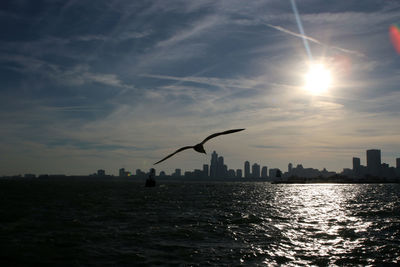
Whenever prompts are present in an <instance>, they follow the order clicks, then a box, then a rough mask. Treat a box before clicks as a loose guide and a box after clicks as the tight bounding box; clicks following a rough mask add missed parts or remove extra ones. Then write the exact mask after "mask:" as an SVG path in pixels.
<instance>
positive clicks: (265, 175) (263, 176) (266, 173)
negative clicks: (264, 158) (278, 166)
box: [261, 166, 268, 179]
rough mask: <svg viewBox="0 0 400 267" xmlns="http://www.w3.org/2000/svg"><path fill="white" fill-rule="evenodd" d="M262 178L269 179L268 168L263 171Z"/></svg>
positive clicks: (263, 168) (265, 167)
mask: <svg viewBox="0 0 400 267" xmlns="http://www.w3.org/2000/svg"><path fill="white" fill-rule="evenodd" d="M261 178H263V179H267V178H268V167H267V166H264V167H262V169H261Z"/></svg>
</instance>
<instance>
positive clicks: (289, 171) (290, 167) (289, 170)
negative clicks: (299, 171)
mask: <svg viewBox="0 0 400 267" xmlns="http://www.w3.org/2000/svg"><path fill="white" fill-rule="evenodd" d="M292 169H293V164H292V163H289V165H288V173H289V174H290V173H291V172H292Z"/></svg>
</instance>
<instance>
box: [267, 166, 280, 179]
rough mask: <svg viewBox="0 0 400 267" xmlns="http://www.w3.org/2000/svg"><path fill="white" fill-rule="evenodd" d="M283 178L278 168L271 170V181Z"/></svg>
mask: <svg viewBox="0 0 400 267" xmlns="http://www.w3.org/2000/svg"><path fill="white" fill-rule="evenodd" d="M281 176H282V172H281V170H280V169H278V168H275V169H269V178H270V179H276V178H280V177H281Z"/></svg>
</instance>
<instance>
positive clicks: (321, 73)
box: [305, 63, 332, 95]
mask: <svg viewBox="0 0 400 267" xmlns="http://www.w3.org/2000/svg"><path fill="white" fill-rule="evenodd" d="M305 80H306V84H305V89H306V90H307V91H309V92H310V93H311V94H313V95H319V94H322V93H324V92H325V91H326V90H327V89H328V88H329V87H330V85H331V83H332V77H331V72H330V71H329V70H328V69H327V68H326V67H325V66H324V65H323V64H320V63H318V64H317V63H315V64H311V65H310V67H309V70H308V72H307V74H306V76H305Z"/></svg>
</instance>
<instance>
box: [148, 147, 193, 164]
mask: <svg viewBox="0 0 400 267" xmlns="http://www.w3.org/2000/svg"><path fill="white" fill-rule="evenodd" d="M189 148H193V146H185V147H181V148H179V149H178V150H177V151H175V152H174V153H172V154H169V155H168V156H166V157H165V158H163V159H162V160H160V161H157V162H156V163H154V165H156V164H158V163H160V162H163V161H164V160H166V159H168V158H170V157H172V156H173V155H175V154H176V153H179V152H181V151H183V150H186V149H189Z"/></svg>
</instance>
